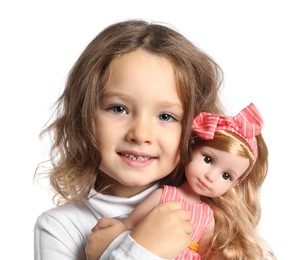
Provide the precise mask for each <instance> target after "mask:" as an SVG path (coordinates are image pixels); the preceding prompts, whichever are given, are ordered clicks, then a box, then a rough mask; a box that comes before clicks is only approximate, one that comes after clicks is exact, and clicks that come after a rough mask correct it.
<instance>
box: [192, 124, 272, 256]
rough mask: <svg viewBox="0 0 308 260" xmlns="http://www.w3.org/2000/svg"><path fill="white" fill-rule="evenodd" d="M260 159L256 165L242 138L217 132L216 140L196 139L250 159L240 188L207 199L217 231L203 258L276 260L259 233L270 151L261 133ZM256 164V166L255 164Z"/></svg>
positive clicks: (224, 132)
mask: <svg viewBox="0 0 308 260" xmlns="http://www.w3.org/2000/svg"><path fill="white" fill-rule="evenodd" d="M256 139H257V145H258V157H257V159H256V161H255V162H254V159H253V154H252V152H251V150H250V148H249V146H248V145H247V144H246V143H245V141H244V140H243V139H241V138H240V137H239V136H237V135H235V134H233V133H231V132H228V131H223V130H221V131H217V132H215V136H214V138H213V140H207V141H206V140H201V139H196V145H206V146H210V147H212V148H216V149H219V150H223V151H226V152H230V153H232V154H234V155H238V156H242V157H246V158H249V161H250V166H252V165H253V166H252V168H251V167H250V166H249V167H248V170H247V171H246V173H244V174H243V175H242V176H241V178H240V179H239V181H240V183H239V185H236V186H235V187H233V188H232V189H230V190H229V191H227V192H226V193H225V194H224V195H222V196H220V197H217V198H207V197H203V198H202V199H203V201H204V202H206V203H208V204H209V205H210V207H211V208H212V209H213V211H214V218H215V229H214V234H213V237H212V239H211V242H210V244H208V245H200V246H201V247H202V246H203V247H204V248H205V254H204V255H203V259H221V260H225V259H228V260H263V259H275V257H274V255H273V253H272V252H271V251H270V250H269V249H268V248H267V245H266V243H265V242H264V241H263V240H262V238H261V237H260V236H259V234H258V232H257V226H258V224H259V221H260V215H261V207H260V198H259V193H260V188H261V186H262V184H263V182H264V180H265V178H266V176H267V172H268V149H267V146H266V143H265V141H264V139H263V137H262V135H261V134H259V135H258V136H257V137H256ZM253 163H254V164H253Z"/></svg>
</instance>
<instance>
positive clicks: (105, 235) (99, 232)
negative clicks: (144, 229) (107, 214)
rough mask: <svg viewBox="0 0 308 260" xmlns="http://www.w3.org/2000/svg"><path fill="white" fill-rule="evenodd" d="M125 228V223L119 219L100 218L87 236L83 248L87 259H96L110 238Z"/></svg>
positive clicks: (107, 244)
mask: <svg viewBox="0 0 308 260" xmlns="http://www.w3.org/2000/svg"><path fill="white" fill-rule="evenodd" d="M126 230H127V229H126V227H125V225H124V224H123V223H122V222H121V221H119V220H116V219H109V218H101V219H100V220H99V221H98V222H97V224H96V225H95V226H94V227H93V228H92V233H91V234H90V235H89V237H88V242H87V246H86V249H85V252H86V256H87V260H98V259H99V258H100V256H101V255H102V254H103V252H104V251H105V250H106V248H107V247H108V246H109V245H110V243H111V242H112V240H114V239H115V238H116V237H118V236H119V235H120V234H121V233H123V232H124V231H126Z"/></svg>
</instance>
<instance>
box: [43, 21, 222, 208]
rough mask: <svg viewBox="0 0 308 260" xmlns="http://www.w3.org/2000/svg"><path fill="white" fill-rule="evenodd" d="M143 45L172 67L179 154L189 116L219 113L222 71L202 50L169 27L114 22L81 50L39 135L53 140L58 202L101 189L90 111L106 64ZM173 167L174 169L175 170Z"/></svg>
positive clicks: (97, 102) (105, 75)
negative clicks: (178, 105) (178, 109)
mask: <svg viewBox="0 0 308 260" xmlns="http://www.w3.org/2000/svg"><path fill="white" fill-rule="evenodd" d="M137 49H143V50H145V51H147V52H149V53H151V54H154V55H159V56H161V57H164V58H167V59H168V60H169V61H170V62H171V63H172V65H173V68H174V73H175V79H176V83H177V90H178V93H179V97H180V99H181V102H182V105H183V110H184V116H183V120H182V122H181V123H182V136H181V145H180V156H181V160H182V161H184V162H185V161H187V159H188V145H187V144H188V141H189V136H190V131H191V125H192V121H193V118H194V116H195V115H196V114H197V113H199V112H200V111H209V112H211V113H221V112H222V111H221V110H222V109H221V104H220V101H219V97H218V94H219V93H218V92H219V87H220V85H221V82H222V80H223V73H222V71H221V69H220V67H219V66H218V65H217V64H216V62H215V61H214V60H213V59H212V58H211V57H210V56H209V55H207V54H206V53H204V52H203V51H201V50H200V49H199V48H198V47H196V46H195V45H194V44H192V43H191V42H190V41H189V40H187V39H186V38H185V37H184V36H183V35H181V34H180V33H178V32H176V31H175V30H173V29H172V28H170V27H168V26H165V25H161V24H155V23H148V22H145V21H142V20H128V21H122V22H118V23H115V24H113V25H110V26H109V27H107V28H106V29H104V30H103V31H102V32H101V33H99V34H98V35H97V36H96V37H95V38H94V39H93V40H92V41H91V42H90V43H89V44H88V46H87V47H86V48H85V50H84V51H83V52H82V54H81V55H80V57H79V58H78V60H77V61H76V63H75V64H74V66H73V67H72V69H71V71H70V73H69V75H68V78H67V82H66V86H65V89H64V91H63V94H62V95H61V96H60V97H59V99H58V100H57V102H56V104H55V112H56V113H55V119H54V120H53V122H51V124H49V125H48V126H47V127H46V128H45V129H43V131H42V133H41V135H43V134H45V133H49V134H50V135H51V139H52V147H51V151H50V161H51V163H52V168H51V169H50V170H48V171H47V174H48V175H49V178H50V183H51V186H52V188H53V189H54V190H55V192H56V194H57V195H58V198H59V199H60V200H58V202H57V203H58V204H63V203H66V202H80V201H81V200H82V199H84V198H87V197H88V194H89V191H90V189H91V188H92V187H94V185H95V186H96V187H103V186H104V183H103V180H102V179H101V177H100V176H101V174H100V170H99V165H100V161H101V158H100V153H99V149H98V140H97V137H96V135H95V112H96V111H97V109H99V106H100V102H101V100H102V97H103V95H104V89H105V87H106V84H107V82H108V80H109V76H110V74H109V67H110V66H109V65H110V63H111V62H112V61H113V60H114V59H115V58H117V57H119V56H120V55H123V54H125V53H129V52H132V51H135V50H137ZM177 171H178V168H176V169H175V170H174V171H173V174H175V173H176V172H177Z"/></svg>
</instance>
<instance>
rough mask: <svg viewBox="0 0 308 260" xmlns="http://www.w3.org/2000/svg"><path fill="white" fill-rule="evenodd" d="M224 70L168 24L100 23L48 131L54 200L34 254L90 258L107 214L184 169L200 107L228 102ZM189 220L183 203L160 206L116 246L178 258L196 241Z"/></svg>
mask: <svg viewBox="0 0 308 260" xmlns="http://www.w3.org/2000/svg"><path fill="white" fill-rule="evenodd" d="M221 79H222V73H221V70H220V68H219V66H218V65H217V64H216V63H215V62H214V61H213V60H212V59H211V58H210V57H209V56H208V55H207V54H205V53H204V52H202V51H201V50H200V49H198V48H197V47H196V46H194V45H193V44H192V43H191V42H190V41H189V40H187V39H186V38H185V37H184V36H183V35H181V34H179V33H178V32H176V31H174V30H173V29H171V28H168V27H166V26H163V25H160V24H151V23H147V22H145V21H141V20H128V21H123V22H118V23H115V24H112V25H110V26H109V27H107V28H106V29H104V30H103V31H102V32H100V33H99V34H98V35H97V36H96V37H95V38H94V39H93V40H92V41H91V42H90V43H89V45H88V46H87V47H86V48H85V50H84V51H83V52H82V53H81V55H80V57H79V58H78V60H77V61H76V63H75V64H74V66H73V68H72V69H71V71H70V73H69V75H68V79H67V82H66V86H65V89H64V91H63V93H62V95H61V96H60V97H59V99H58V102H57V104H56V113H55V114H54V115H55V117H54V120H53V121H52V122H51V124H50V125H49V126H47V128H46V129H45V130H44V131H43V133H50V134H51V137H52V139H51V141H52V147H51V152H50V162H51V168H50V169H48V172H47V174H48V177H49V180H50V184H51V186H52V188H53V190H54V192H55V195H56V197H55V198H56V199H57V200H56V202H57V207H55V208H52V209H49V210H46V211H45V212H43V213H42V214H41V215H40V216H39V217H38V218H37V221H36V224H35V228H34V251H35V260H49V259H50V260H55V259H61V260H62V259H65V260H85V259H86V253H85V248H86V247H87V243H88V237H89V235H90V234H91V228H92V227H93V226H94V225H95V224H96V223H97V221H98V220H99V219H100V218H102V217H104V218H116V219H118V220H124V219H125V218H126V217H127V216H128V215H129V214H130V213H131V211H132V210H133V209H134V207H135V206H136V205H137V204H138V203H139V202H140V201H142V200H143V199H144V198H145V197H147V196H148V195H149V194H150V193H151V192H153V191H154V190H155V189H157V187H158V186H159V185H160V184H161V183H166V182H167V181H168V180H169V178H171V177H172V176H176V175H177V174H179V172H180V169H179V168H178V164H179V161H180V160H181V161H186V160H187V159H188V152H187V150H188V147H187V143H188V140H189V137H190V132H191V127H190V126H191V124H192V121H193V119H194V116H195V115H196V114H197V113H199V112H200V111H210V112H213V113H219V112H220V111H221V109H220V105H219V99H218V91H219V86H220V83H221ZM44 170H45V169H44ZM171 219H172V221H170V220H171ZM161 220H163V221H164V225H159V226H157V225H155V223H156V222H157V221H161ZM174 226H176V227H177V228H176V229H175V228H173V227H174ZM191 229H192V227H191V224H190V222H189V213H188V212H187V211H186V210H184V209H181V207H180V206H179V205H178V203H169V204H167V205H164V206H158V207H156V210H155V212H152V214H149V215H148V216H147V217H145V218H144V219H143V220H142V221H141V223H140V225H139V226H138V228H135V229H133V230H132V232H131V233H130V234H125V235H124V236H122V237H121V238H122V240H121V241H120V243H116V241H115V242H114V243H113V245H114V254H115V255H116V259H148V260H149V259H158V258H159V257H161V258H173V257H175V256H176V255H178V254H179V253H180V252H181V251H182V250H184V248H185V247H186V246H187V245H188V244H189V240H190V231H191ZM166 233H167V234H166ZM97 234H98V233H96V234H95V235H97ZM162 235H163V237H162ZM157 237H162V238H161V239H160V240H159V241H157V239H156V238H157ZM102 239H103V240H104V239H106V237H105V236H103V237H102ZM162 245H164V246H167V248H164V247H163V246H162ZM99 255H100V254H99ZM110 259H113V258H110Z"/></svg>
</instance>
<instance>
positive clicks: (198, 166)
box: [89, 104, 266, 260]
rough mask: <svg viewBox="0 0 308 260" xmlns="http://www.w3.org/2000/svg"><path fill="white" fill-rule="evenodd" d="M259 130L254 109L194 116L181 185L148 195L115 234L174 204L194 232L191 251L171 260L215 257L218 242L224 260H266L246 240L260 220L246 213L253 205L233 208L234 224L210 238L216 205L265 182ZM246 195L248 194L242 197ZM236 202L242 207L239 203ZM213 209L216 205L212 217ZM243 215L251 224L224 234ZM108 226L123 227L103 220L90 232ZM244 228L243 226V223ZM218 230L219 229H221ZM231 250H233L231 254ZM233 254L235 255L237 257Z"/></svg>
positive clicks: (255, 243) (256, 245)
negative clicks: (245, 187) (186, 216)
mask: <svg viewBox="0 0 308 260" xmlns="http://www.w3.org/2000/svg"><path fill="white" fill-rule="evenodd" d="M262 125H263V120H262V118H261V116H260V114H259V112H258V110H257V108H256V107H255V106H254V104H250V105H249V106H247V107H245V108H244V109H243V110H242V111H241V112H240V113H239V114H238V115H237V116H235V117H229V116H223V115H219V114H211V113H205V112H202V113H200V114H199V115H197V116H196V118H195V120H194V122H193V126H192V128H193V131H194V133H195V136H194V138H193V139H192V142H191V143H192V146H191V153H190V155H191V161H190V162H189V163H188V164H187V165H185V177H186V180H185V182H184V183H183V184H181V185H180V186H179V187H174V186H166V185H164V186H162V188H159V189H157V190H155V191H154V192H153V193H151V194H150V195H149V196H148V197H147V198H146V199H145V200H144V201H143V202H142V203H140V204H139V205H138V206H137V207H136V208H135V210H134V211H133V212H132V213H131V214H130V216H129V217H128V218H127V219H126V220H125V221H124V222H123V223H124V225H125V227H124V225H122V226H123V227H122V229H121V228H119V232H120V231H121V230H122V231H123V230H125V228H127V229H132V228H134V226H135V225H137V224H138V222H139V221H140V219H141V218H142V217H144V216H146V214H147V213H148V212H149V211H150V210H151V209H152V208H154V207H155V206H156V205H157V204H159V203H165V202H168V201H178V202H180V203H181V205H182V207H183V208H185V209H187V210H189V211H190V212H191V223H192V225H193V232H192V234H191V240H192V242H191V243H190V245H189V247H187V248H186V249H185V250H184V251H183V252H182V253H181V254H180V255H178V256H177V257H176V258H175V259H201V256H202V257H203V258H205V259H208V258H207V257H209V255H213V253H211V249H213V248H215V247H216V245H217V244H218V243H221V242H220V240H221V241H224V242H223V244H220V245H219V246H220V247H221V248H222V249H223V250H222V252H227V251H229V250H230V249H232V250H233V251H234V254H233V256H232V257H231V254H228V255H227V254H226V255H224V253H220V254H221V255H223V256H224V259H225V258H226V259H264V257H265V256H264V253H263V249H262V245H261V244H260V243H259V241H258V240H251V239H250V240H249V239H248V240H246V239H247V238H249V237H257V234H256V231H255V225H256V222H257V219H258V214H257V215H256V216H255V215H254V214H253V213H258V208H256V209H250V206H251V205H247V206H245V205H244V207H243V208H244V209H245V210H244V211H242V212H236V210H237V207H235V208H234V211H235V215H234V217H235V218H233V219H230V220H229V221H230V222H231V221H232V223H229V225H227V226H226V227H225V228H221V229H217V228H216V231H215V236H213V232H214V229H215V220H214V215H215V219H216V223H218V224H220V223H219V221H220V219H221V218H222V217H221V216H220V214H223V213H222V212H219V211H217V210H216V209H217V208H218V207H219V208H220V209H221V210H222V211H223V210H224V208H223V207H221V206H220V203H223V201H224V200H225V201H228V197H229V196H231V194H235V193H236V190H237V189H240V185H242V184H241V183H242V182H246V183H249V182H251V183H255V182H256V180H258V179H262V178H263V176H264V175H263V172H262V171H260V169H262V167H264V164H266V160H264V158H266V154H265V155H260V156H258V153H259V154H261V153H263V152H266V151H264V150H260V151H259V150H258V147H259V144H258V141H257V139H256V137H258V138H260V137H261V135H260V131H261V128H262ZM255 185H256V186H258V185H257V184H255ZM248 195H249V193H248V194H246V196H248ZM219 197H220V198H219ZM238 199H239V201H241V197H239V198H238ZM250 200H251V201H254V200H255V198H253V197H252V198H250ZM208 201H209V202H210V203H208ZM212 205H215V207H213V209H214V212H213V209H212V207H211V206H212ZM215 210H216V211H215ZM249 211H251V212H249ZM247 212H249V213H250V214H249V217H250V218H251V219H250V223H249V225H247V226H246V227H245V228H244V229H243V228H237V229H236V230H237V233H236V234H235V233H234V234H232V232H229V233H228V229H230V228H231V230H232V229H233V228H235V227H237V226H241V219H240V218H241V217H243V219H244V221H245V215H246V213H247ZM110 224H111V225H114V226H116V225H118V227H120V226H121V224H120V223H116V222H115V221H113V220H108V219H101V220H100V221H99V222H98V224H97V225H96V226H95V227H94V228H93V231H96V230H99V229H100V228H101V227H105V226H108V225H110ZM243 224H247V223H245V222H243ZM218 226H219V227H221V225H218ZM222 231H224V232H223V235H229V234H232V236H229V237H228V236H227V237H221V233H220V232H222ZM115 235H117V234H115ZM235 235H236V236H235ZM239 238H242V239H243V240H242V241H240V243H238V241H239ZM211 239H212V242H213V243H212V244H211V243H210V240H211ZM218 239H219V240H218ZM199 245H200V248H199ZM235 246H237V248H234V247H235ZM104 247H106V245H104ZM236 251H239V253H237V254H236V253H235V252H236ZM107 252H108V250H107ZM107 252H106V253H105V254H104V255H103V256H104V257H107V254H108V253H107ZM106 259H107V258H106ZM219 259H220V258H219ZM89 260H90V259H89Z"/></svg>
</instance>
